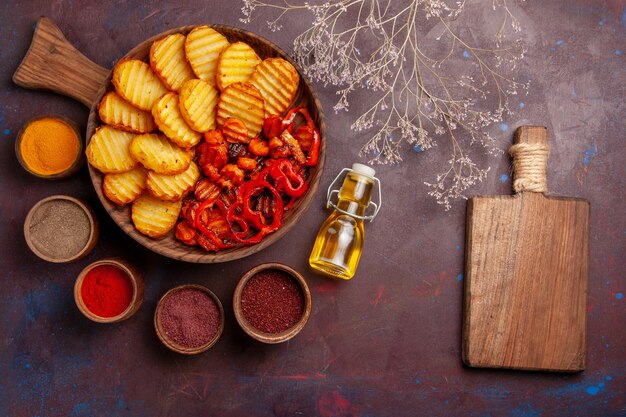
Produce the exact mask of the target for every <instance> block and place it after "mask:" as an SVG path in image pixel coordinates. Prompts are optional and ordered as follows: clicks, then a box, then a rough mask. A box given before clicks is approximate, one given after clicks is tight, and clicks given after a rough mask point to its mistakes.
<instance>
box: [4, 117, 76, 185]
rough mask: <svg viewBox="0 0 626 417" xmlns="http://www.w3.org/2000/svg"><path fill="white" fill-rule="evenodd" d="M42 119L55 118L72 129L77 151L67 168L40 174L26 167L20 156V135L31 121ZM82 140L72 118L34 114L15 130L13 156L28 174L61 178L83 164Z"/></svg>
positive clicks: (51, 178)
mask: <svg viewBox="0 0 626 417" xmlns="http://www.w3.org/2000/svg"><path fill="white" fill-rule="evenodd" d="M42 119H54V120H57V121H59V122H61V123H64V124H66V125H67V126H69V127H70V128H71V129H72V131H74V134H75V135H76V139H77V140H78V152H77V154H76V159H75V160H74V162H72V165H70V166H69V167H68V168H67V169H65V170H63V171H61V172H57V173H56V174H47V175H46V174H40V173H38V172H36V171H33V170H32V169H30V168H29V167H28V165H27V164H26V162H25V161H24V158H23V157H22V150H21V149H20V148H21V144H22V137H23V135H24V132H25V131H26V128H27V127H28V126H30V124H31V123H33V122H36V121H38V120H42ZM84 143H85V142H84V141H83V135H82V134H81V133H80V128H79V127H78V124H77V123H76V122H74V121H73V120H70V119H68V118H66V117H63V116H58V115H56V114H46V115H41V116H36V117H33V118H31V119H29V120H27V121H26V122H25V123H24V124H23V125H22V127H21V128H20V130H19V132H17V136H16V138H15V156H16V157H17V161H18V162H19V163H20V165H21V166H22V168H24V170H25V171H26V172H28V173H29V174H31V175H33V176H35V177H38V178H42V179H45V180H59V179H62V178H67V177H69V176H70V175H73V174H75V173H76V172H78V170H79V169H80V168H81V167H82V166H83V164H84V163H85V157H84V149H85V145H84Z"/></svg>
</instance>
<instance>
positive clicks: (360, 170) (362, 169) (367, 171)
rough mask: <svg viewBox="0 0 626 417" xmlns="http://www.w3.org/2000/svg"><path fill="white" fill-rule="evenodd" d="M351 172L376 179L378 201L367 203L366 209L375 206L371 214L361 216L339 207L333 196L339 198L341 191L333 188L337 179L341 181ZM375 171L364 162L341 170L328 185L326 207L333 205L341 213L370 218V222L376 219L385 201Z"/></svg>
mask: <svg viewBox="0 0 626 417" xmlns="http://www.w3.org/2000/svg"><path fill="white" fill-rule="evenodd" d="M351 172H354V173H355V174H358V175H363V176H365V177H368V178H370V179H372V180H373V181H374V186H375V187H376V188H377V189H378V203H375V202H373V201H370V202H369V204H368V205H367V208H366V209H365V211H366V212H367V211H368V210H370V207H373V208H374V212H373V213H372V214H369V215H368V214H365V215H363V216H359V215H357V214H354V213H349V212H347V211H345V210H343V209H341V208H339V207H338V206H337V204H336V203H334V202H333V196H337V200H338V196H339V191H340V190H334V189H333V188H334V186H335V184H336V183H337V181H339V179H340V178H343V177H344V175H347V174H348V173H351ZM375 173H376V171H374V169H372V168H370V167H368V166H367V165H363V164H353V165H352V168H344V169H342V170H341V172H340V173H339V174H337V176H336V177H335V179H334V180H333V182H331V183H330V185H329V186H328V191H327V192H326V208H330V207H332V208H334V209H335V210H337V211H338V212H340V213H343V214H347V215H348V216H352V217H354V218H357V219H360V220H369V221H370V222H372V221H374V219H375V218H376V216H377V215H378V211H379V210H380V207H381V205H382V201H383V196H382V193H381V191H380V180H379V179H378V178H376V177H375V176H374V175H375Z"/></svg>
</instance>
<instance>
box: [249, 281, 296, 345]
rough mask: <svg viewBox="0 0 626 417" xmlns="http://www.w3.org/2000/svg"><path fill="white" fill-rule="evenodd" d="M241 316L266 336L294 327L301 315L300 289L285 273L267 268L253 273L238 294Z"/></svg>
mask: <svg viewBox="0 0 626 417" xmlns="http://www.w3.org/2000/svg"><path fill="white" fill-rule="evenodd" d="M241 309H242V311H243V316H244V317H245V319H246V320H247V321H248V323H250V324H251V325H252V326H253V327H255V328H256V329H258V330H261V331H262V332H265V333H272V334H276V333H280V332H282V331H285V330H287V329H289V328H291V327H293V326H294V325H295V324H296V323H297V322H298V321H300V318H301V317H302V314H303V312H304V295H303V294H302V289H301V288H300V286H299V285H298V284H297V283H296V281H295V280H294V279H293V278H292V277H291V275H289V274H288V273H286V272H284V271H281V270H277V269H266V270H264V271H261V272H259V273H257V274H255V275H254V276H253V277H252V278H250V280H249V281H248V282H247V283H246V286H245V287H244V288H243V291H242V292H241Z"/></svg>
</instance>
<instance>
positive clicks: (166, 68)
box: [150, 33, 195, 91]
mask: <svg viewBox="0 0 626 417" xmlns="http://www.w3.org/2000/svg"><path fill="white" fill-rule="evenodd" d="M150 65H151V66H152V69H153V70H154V72H155V73H156V74H157V75H158V76H159V78H160V79H161V81H163V84H165V86H166V87H167V88H169V89H170V90H174V91H178V90H180V87H181V86H182V85H183V83H184V82H185V81H187V80H190V79H192V78H195V75H194V73H193V71H192V70H191V67H190V66H189V63H188V62H187V60H186V59H185V35H183V34H181V33H174V34H172V35H168V36H166V37H164V38H163V39H159V40H158V41H155V42H154V43H153V44H152V46H151V47H150Z"/></svg>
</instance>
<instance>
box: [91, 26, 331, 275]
mask: <svg viewBox="0 0 626 417" xmlns="http://www.w3.org/2000/svg"><path fill="white" fill-rule="evenodd" d="M200 26H208V27H210V28H213V29H215V30H217V31H218V32H220V33H222V34H223V35H224V36H226V37H232V36H235V35H236V37H237V40H242V41H245V40H248V41H250V39H256V40H257V41H258V42H261V43H263V44H265V45H266V46H267V47H268V48H269V49H271V50H272V53H273V54H274V55H275V56H280V57H282V58H283V59H286V60H288V61H289V62H290V63H291V64H292V65H293V66H294V67H295V68H296V70H297V71H298V74H299V75H300V80H301V81H300V82H301V84H300V85H299V87H298V89H299V90H300V89H301V88H304V89H305V92H304V93H305V95H307V96H309V99H308V100H307V101H306V103H307V107H309V108H315V109H316V112H317V115H318V117H317V118H318V121H317V125H318V129H319V132H320V138H321V144H320V152H319V161H318V164H317V166H316V167H314V168H316V169H315V171H314V173H313V175H312V176H311V178H310V180H309V189H308V190H307V192H306V193H305V195H304V196H302V197H301V198H300V199H299V201H298V202H297V203H296V204H297V206H296V208H295V209H294V210H293V211H292V212H291V213H289V214H288V216H289V218H288V221H289V223H288V224H285V223H283V225H282V226H281V227H280V228H279V229H278V230H277V231H276V232H274V233H272V234H271V235H269V236H266V237H265V238H264V239H263V240H262V241H261V242H260V243H258V244H256V245H251V246H240V247H237V248H233V249H226V250H222V251H219V252H217V253H213V252H207V251H205V250H204V249H202V248H198V247H190V246H186V245H184V244H183V243H181V242H176V243H177V245H176V247H174V248H170V247H164V246H163V245H162V244H160V242H161V239H152V238H150V237H147V236H144V235H143V234H141V233H139V231H137V230H136V229H135V227H134V226H133V224H132V221H131V220H130V218H129V219H128V221H125V222H122V221H121V220H120V221H118V219H117V218H116V216H117V215H118V212H120V211H127V212H128V213H130V205H126V206H123V207H119V206H116V205H115V204H113V203H112V202H110V201H108V199H107V198H106V196H105V195H104V194H103V191H102V189H101V187H98V186H97V182H96V179H97V178H102V177H103V174H101V173H100V172H98V171H97V170H96V169H95V168H93V167H92V166H91V165H89V164H87V165H88V169H89V175H90V177H91V181H92V184H93V185H94V189H95V191H96V194H97V195H98V198H99V199H100V202H101V203H102V205H103V206H104V208H105V210H106V211H107V213H108V214H109V216H111V218H112V219H113V221H114V222H115V223H116V224H117V225H118V226H119V227H120V228H121V229H122V230H123V231H124V232H125V233H126V234H127V235H129V236H130V237H131V238H132V239H133V240H135V241H136V242H138V243H139V244H141V245H142V246H144V247H145V248H147V249H149V250H151V251H152V252H155V253H158V254H160V255H163V256H166V257H168V258H171V259H176V260H181V261H185V262H191V263H220V262H228V261H232V260H236V259H241V258H244V257H246V256H249V255H252V254H254V253H256V252H259V251H261V250H263V249H265V248H266V247H268V246H270V245H272V244H274V243H275V242H277V241H278V240H279V239H281V238H282V237H283V236H284V235H285V234H286V233H287V232H288V231H289V230H291V229H292V228H293V227H294V226H295V225H296V223H298V221H299V220H300V219H301V218H302V216H303V215H304V214H305V213H306V212H307V211H308V209H309V208H310V206H311V203H312V201H313V197H314V196H315V194H316V192H317V189H318V187H319V182H320V180H321V177H322V172H323V170H324V164H325V159H326V122H325V116H324V111H323V109H322V105H321V102H320V100H319V97H318V95H317V93H316V91H315V90H314V88H313V86H312V85H311V83H310V82H309V81H308V79H307V78H306V77H305V75H304V72H303V70H302V68H300V66H299V65H298V64H297V63H296V62H294V61H293V60H292V59H291V57H289V55H287V53H285V51H283V50H282V49H281V48H279V47H278V46H276V45H275V44H274V43H272V42H271V41H269V40H267V39H265V38H264V37H262V36H259V35H257V34H255V33H252V32H249V31H246V30H243V29H239V28H236V27H233V26H228V25H212V24H198V25H187V26H181V27H178V28H174V29H170V30H167V31H164V32H161V33H159V34H157V35H154V36H152V37H150V38H148V39H146V40H144V41H143V42H141V43H140V44H138V45H137V46H136V47H134V48H133V49H131V50H130V51H129V52H128V53H126V54H125V55H124V56H122V57H121V58H120V59H119V60H118V61H116V63H115V64H117V62H119V61H121V60H123V59H127V58H132V57H134V56H135V55H136V54H138V52H139V51H141V50H142V49H144V48H146V47H147V45H149V44H151V43H152V42H154V41H156V40H158V39H161V38H163V37H164V36H167V35H170V34H174V33H183V34H187V33H189V32H190V31H191V30H192V29H194V28H197V27H200ZM233 34H235V35H233ZM274 55H273V56H274ZM113 67H115V65H113ZM112 72H113V71H112V70H111V71H110V72H109V76H108V77H107V79H106V80H105V82H104V83H103V85H102V86H101V87H100V90H99V92H98V95H97V97H96V99H95V101H94V103H92V106H91V109H90V112H89V119H88V122H87V132H86V135H85V143H86V144H88V143H89V140H90V139H91V136H92V134H93V133H94V131H95V129H96V128H97V127H98V125H99V122H98V120H99V119H98V111H97V109H98V104H99V102H100V100H101V99H102V97H103V96H104V94H106V92H108V91H109V89H110V86H111V77H112ZM128 217H130V214H129V216H128ZM173 232H174V231H170V232H168V234H167V235H166V238H171V239H174V237H173Z"/></svg>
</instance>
